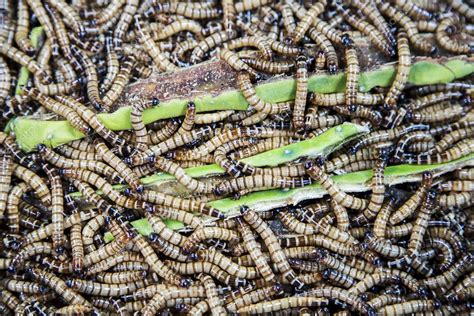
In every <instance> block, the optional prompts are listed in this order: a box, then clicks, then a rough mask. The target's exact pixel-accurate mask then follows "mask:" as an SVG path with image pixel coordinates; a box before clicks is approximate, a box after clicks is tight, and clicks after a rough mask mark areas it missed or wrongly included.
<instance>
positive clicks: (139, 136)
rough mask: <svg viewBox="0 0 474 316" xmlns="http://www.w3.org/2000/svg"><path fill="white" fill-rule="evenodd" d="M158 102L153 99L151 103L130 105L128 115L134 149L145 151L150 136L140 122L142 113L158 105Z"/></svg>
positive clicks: (143, 102)
mask: <svg viewBox="0 0 474 316" xmlns="http://www.w3.org/2000/svg"><path fill="white" fill-rule="evenodd" d="M157 103H159V101H158V100H157V99H155V100H154V101H152V102H147V101H143V100H137V101H136V102H134V103H133V105H132V112H131V113H130V121H131V123H132V128H133V130H134V131H135V143H136V147H137V148H138V149H140V150H143V149H146V148H147V145H148V144H149V142H150V135H149V134H148V132H147V129H146V126H145V123H143V120H142V113H143V111H144V110H145V109H147V108H149V107H150V106H155V105H158V104H157Z"/></svg>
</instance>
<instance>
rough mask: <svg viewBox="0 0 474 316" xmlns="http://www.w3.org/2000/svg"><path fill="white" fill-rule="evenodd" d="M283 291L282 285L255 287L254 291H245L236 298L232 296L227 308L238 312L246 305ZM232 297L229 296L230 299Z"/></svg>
mask: <svg viewBox="0 0 474 316" xmlns="http://www.w3.org/2000/svg"><path fill="white" fill-rule="evenodd" d="M281 291H282V288H281V285H273V286H266V287H263V288H259V289H255V290H254V291H250V292H248V293H243V294H241V295H239V296H237V297H235V298H234V297H232V301H231V302H229V303H227V304H226V306H225V308H226V310H228V311H229V312H237V310H238V309H240V308H243V307H244V306H248V305H251V304H255V303H258V302H261V301H263V300H264V299H270V298H271V297H273V296H274V295H275V294H278V293H280V292H281ZM230 298H231V297H229V299H230ZM226 301H227V300H226Z"/></svg>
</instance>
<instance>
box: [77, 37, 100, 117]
mask: <svg viewBox="0 0 474 316" xmlns="http://www.w3.org/2000/svg"><path fill="white" fill-rule="evenodd" d="M71 52H72V54H73V56H74V57H76V58H77V59H78V60H79V62H80V63H81V65H82V66H83V67H84V71H85V73H86V79H87V97H88V99H89V102H91V104H92V106H93V107H94V108H95V109H96V110H98V111H100V110H102V100H101V99H100V94H99V81H98V80H99V79H98V77H97V71H96V68H95V65H94V63H93V62H92V61H91V59H90V58H89V57H88V56H87V55H86V54H84V52H83V51H81V50H80V49H79V48H78V47H77V46H75V45H72V46H71Z"/></svg>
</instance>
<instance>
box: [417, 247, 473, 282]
mask: <svg viewBox="0 0 474 316" xmlns="http://www.w3.org/2000/svg"><path fill="white" fill-rule="evenodd" d="M470 262H472V255H470V254H465V255H463V256H462V257H461V258H459V260H458V261H456V263H454V264H453V265H452V266H451V267H450V268H449V269H448V270H447V271H445V272H443V273H442V274H439V275H437V276H432V277H429V278H426V279H423V280H422V283H423V284H424V285H425V286H426V287H428V288H430V289H437V288H442V287H448V288H450V287H451V286H452V284H453V283H454V282H455V281H456V280H457V279H458V278H459V277H460V276H461V275H463V274H464V273H465V272H467V271H468V269H469V266H470V265H471V263H470Z"/></svg>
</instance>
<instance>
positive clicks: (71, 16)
mask: <svg viewBox="0 0 474 316" xmlns="http://www.w3.org/2000/svg"><path fill="white" fill-rule="evenodd" d="M48 2H49V4H50V5H51V6H52V7H54V8H55V9H56V10H58V11H59V12H60V13H61V14H62V15H63V16H64V23H66V24H67V25H68V26H69V27H71V28H72V29H73V30H74V32H76V33H77V35H78V36H79V37H81V38H82V37H84V36H85V35H86V34H85V30H84V25H83V24H82V23H81V18H80V16H79V14H78V13H77V11H76V10H74V8H73V7H71V6H70V5H69V4H67V3H66V2H65V1H64V0H57V1H48Z"/></svg>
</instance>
